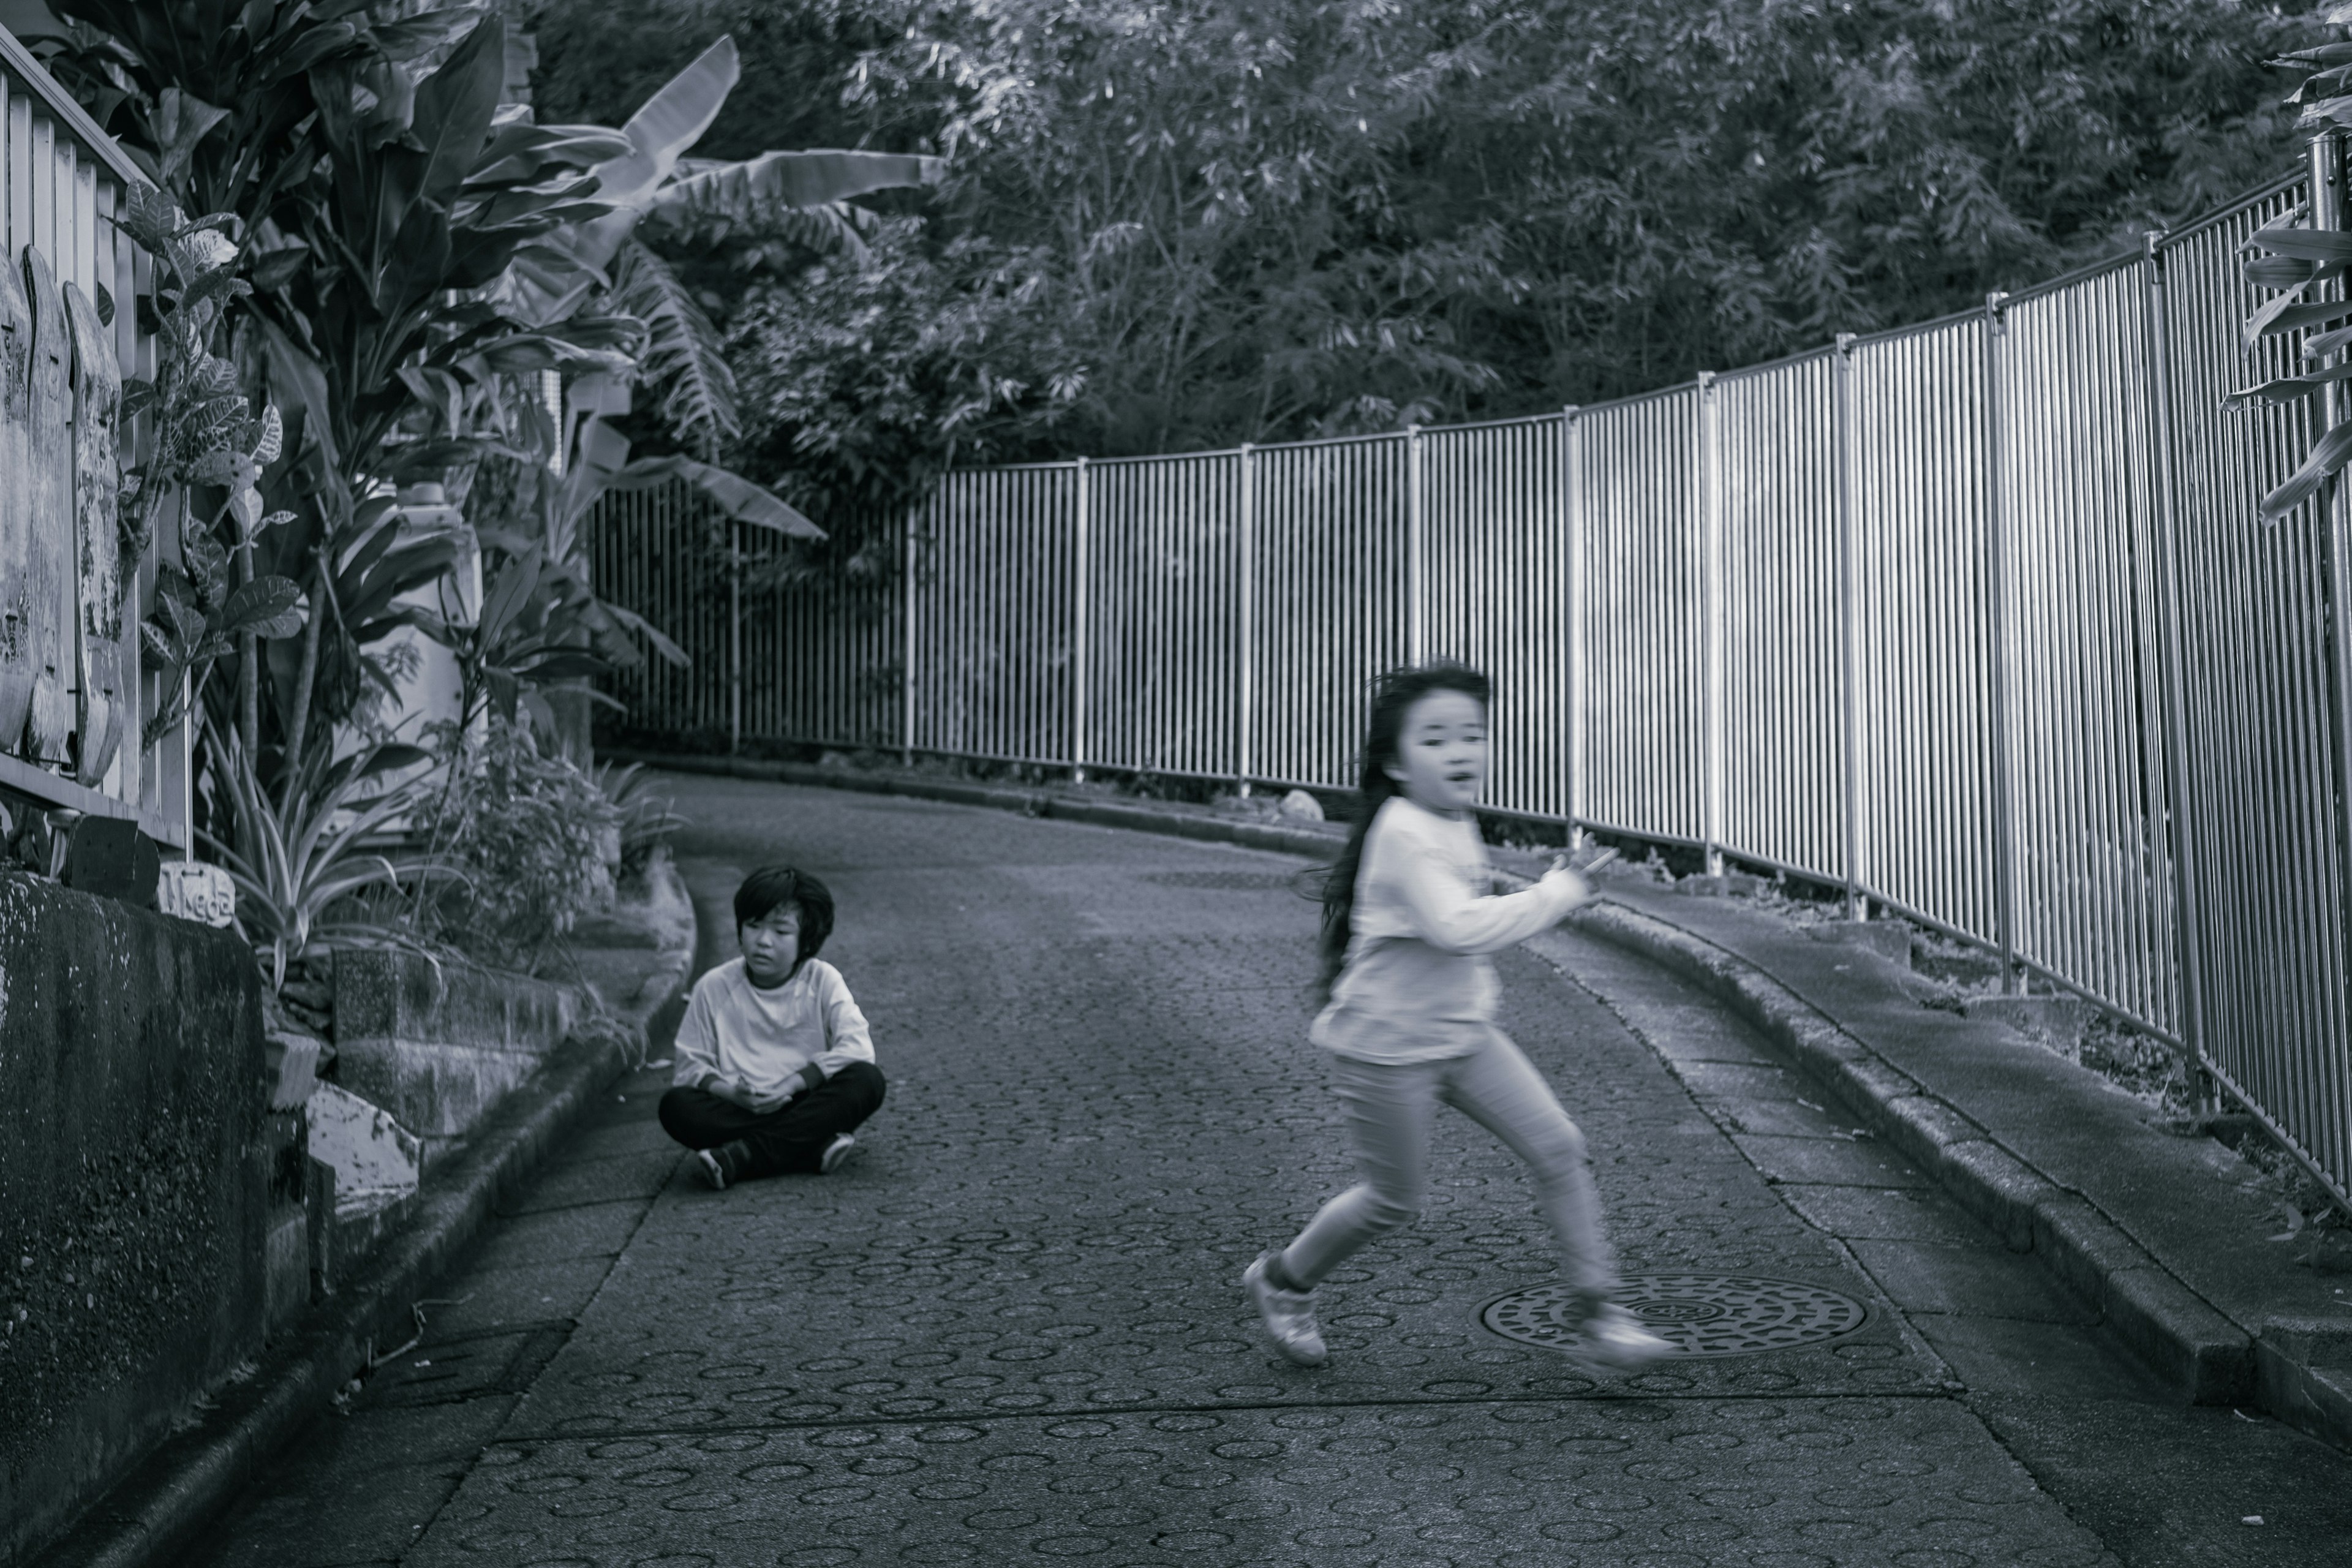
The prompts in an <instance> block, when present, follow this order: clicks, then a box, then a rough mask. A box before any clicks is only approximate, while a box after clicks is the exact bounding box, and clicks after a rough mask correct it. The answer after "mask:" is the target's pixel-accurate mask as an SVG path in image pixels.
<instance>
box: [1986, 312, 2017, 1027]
mask: <svg viewBox="0 0 2352 1568" xmlns="http://www.w3.org/2000/svg"><path fill="white" fill-rule="evenodd" d="M2008 298H2009V296H2008V295H2006V294H2004V293H2002V292H2001V291H2000V290H1999V289H1995V290H1993V291H1992V292H1991V293H1990V294H1987V295H1986V296H1985V303H1984V312H1985V321H1984V366H1983V375H1984V411H1985V443H1984V450H1985V470H1984V498H1985V499H1984V504H1985V629H1986V631H1987V632H1988V633H1989V634H1990V639H1991V648H1990V654H1991V658H1992V669H1991V675H1992V679H1991V682H1990V684H1991V689H1992V713H1991V728H1992V736H1991V739H1992V896H1993V934H1994V936H1995V938H1996V939H1997V942H1998V944H1999V946H2000V988H2001V990H2002V991H2003V992H2004V993H2008V994H2014V993H2016V992H2017V991H2018V990H2020V989H2021V987H2020V984H2019V981H2020V980H2021V972H2020V970H2019V968H2018V962H2017V925H2018V908H2017V826H2016V820H2015V816H2016V801H2017V787H2016V781H2015V779H2014V778H2012V777H2011V770H2012V766H2013V763H2014V761H2015V759H2014V758H2013V757H2012V756H2011V747H2010V733H2009V713H2010V700H2009V698H2010V690H2009V688H2010V680H2009V674H2010V671H2009V595H2008V589H2009V559H2008V530H2009V515H2008V511H2009V509H2008V508H2007V507H2005V506H2003V505H2002V504H2001V502H2002V500H2003V489H2002V487H2003V470H2004V469H2005V468H2006V467H2007V464H2008V451H2007V447H2006V446H2005V444H2004V442H2005V437H2006V434H2007V429H2008V419H2009V410H2008V407H2007V405H2006V403H2005V401H2004V400H2003V398H2002V396H2001V372H2002V369H2003V360H2004V357H2005V355H2004V348H2005V344H2006V341H2007V338H2008V332H2009V328H2008V322H2007V321H2006V319H2005V318H2004V316H2003V314H2002V310H2001V303H2002V301H2003V300H2007V299H2008Z"/></svg>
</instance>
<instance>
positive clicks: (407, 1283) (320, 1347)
mask: <svg viewBox="0 0 2352 1568" xmlns="http://www.w3.org/2000/svg"><path fill="white" fill-rule="evenodd" d="M691 959H692V954H691V950H690V949H689V952H688V967H690V966H691ZM685 984H686V978H685V973H684V971H683V970H681V971H680V972H679V973H677V976H676V977H675V980H674V983H673V984H672V985H671V987H670V988H669V989H668V990H667V991H666V992H665V993H664V994H662V995H661V996H660V997H658V998H656V999H654V1000H653V1001H652V1003H651V1005H640V1006H638V1007H636V1008H633V1009H632V1010H631V1012H632V1015H633V1016H631V1017H630V1018H629V1019H628V1020H627V1021H629V1022H630V1023H632V1024H634V1025H635V1026H636V1029H637V1030H638V1031H639V1032H640V1033H641V1032H642V1030H643V1028H644V1026H645V1024H646V1020H647V1019H649V1018H651V1017H652V1016H654V1015H655V1014H656V1012H658V1011H659V1010H660V1008H661V1007H662V1006H663V1005H667V1003H668V1002H669V1001H671V1000H673V999H674V998H675V996H676V994H677V992H679V991H682V990H683V989H684V988H685ZM635 1055H636V1052H635V1049H634V1048H633V1047H632V1046H631V1044H630V1043H629V1042H627V1041H624V1040H606V1041H604V1042H601V1043H595V1044H587V1043H583V1042H579V1041H573V1042H571V1043H569V1044H567V1045H566V1046H565V1047H563V1048H562V1050H560V1051H559V1052H558V1053H557V1054H556V1056H555V1057H554V1058H552V1059H551V1061H550V1062H549V1063H548V1065H547V1066H545V1067H543V1068H541V1069H540V1071H539V1072H538V1073H537V1074H536V1075H534V1076H533V1077H532V1078H531V1079H530V1080H529V1081H527V1082H525V1083H524V1084H523V1085H522V1086H521V1087H520V1088H519V1089H515V1090H514V1091H513V1092H512V1093H511V1094H509V1096H508V1097H507V1099H506V1100H505V1102H504V1103H502V1104H501V1105H499V1108H498V1109H497V1110H494V1111H492V1112H491V1113H490V1115H489V1116H488V1118H486V1119H485V1120H484V1121H483V1122H482V1124H481V1125H480V1127H479V1128H478V1129H477V1130H476V1131H475V1132H474V1133H473V1134H472V1135H471V1136H470V1137H468V1138H467V1141H466V1142H465V1144H464V1145H463V1146H462V1147H461V1149H460V1150H459V1151H458V1152H457V1153H456V1154H455V1155H454V1157H452V1158H451V1159H449V1160H448V1161H447V1162H446V1163H444V1164H443V1165H441V1166H440V1167H438V1168H437V1169H436V1171H434V1172H433V1173H431V1175H430V1176H429V1177H428V1179H427V1182H426V1184H425V1190H424V1192H423V1193H422V1194H421V1198H422V1202H421V1204H420V1205H419V1207H418V1211H417V1215H416V1218H415V1221H414V1223H413V1224H412V1225H411V1226H409V1227H408V1228H407V1229H405V1230H404V1231H402V1232H401V1233H400V1234H399V1235H397V1236H396V1237H394V1238H393V1239H392V1241H391V1242H390V1243H389V1244H387V1245H386V1246H385V1247H384V1248H383V1251H382V1252H380V1253H378V1254H377V1255H376V1257H375V1258H374V1259H373V1261H372V1262H371V1263H370V1264H369V1266H368V1268H367V1271H366V1272H365V1273H364V1274H363V1275H362V1277H361V1278H359V1279H355V1280H353V1281H352V1282H351V1283H350V1284H348V1285H345V1286H343V1287H341V1289H338V1290H337V1291H336V1292H335V1294H334V1295H333V1296H332V1297H331V1298H330V1299H329V1300H327V1301H325V1302H323V1303H321V1304H320V1305H319V1306H318V1307H315V1308H313V1309H312V1310H311V1311H310V1315H309V1318H308V1320H307V1321H305V1322H304V1323H303V1325H302V1326H301V1327H300V1328H299V1329H298V1330H297V1331H295V1333H294V1334H293V1335H292V1336H291V1338H290V1339H289V1341H288V1342H285V1343H283V1344H282V1345H280V1346H278V1347H276V1348H274V1349H273V1350H271V1351H270V1352H268V1354H267V1356H266V1357H265V1358H264V1359H263V1361H262V1362H261V1363H260V1365H259V1366H258V1368H257V1370H256V1371H255V1373H254V1374H253V1375H252V1376H251V1377H249V1378H247V1379H246V1380H245V1381H243V1382H242V1383H238V1384H231V1385H230V1386H228V1387H227V1388H226V1389H223V1390H221V1391H220V1394H219V1398H218V1404H217V1405H216V1406H215V1409H214V1410H213V1411H212V1413H211V1414H210V1415H207V1416H206V1417H205V1420H204V1421H203V1423H202V1424H201V1425H199V1426H196V1427H195V1428H194V1429H193V1430H191V1431H189V1432H186V1433H184V1434H182V1435H180V1436H174V1437H172V1438H170V1439H168V1440H167V1441H165V1443H164V1444H163V1447H160V1448H158V1449H156V1450H155V1451H154V1452H153V1453H152V1454H150V1455H149V1456H148V1457H147V1458H145V1459H144V1460H143V1461H142V1462H141V1464H140V1465H139V1467H138V1468H136V1469H134V1470H132V1471H131V1473H130V1474H129V1475H128V1476H126V1477H125V1478H123V1479H122V1480H121V1481H119V1482H117V1483H116V1484H115V1486H114V1487H113V1488H112V1489H110V1490H109V1491H108V1492H107V1494H106V1495H105V1496H104V1497H102V1498H100V1500H98V1502H97V1503H96V1504H94V1505H93V1506H92V1507H91V1509H90V1510H89V1512H87V1513H85V1514H84V1515H83V1516H82V1518H81V1519H80V1521H79V1522H78V1523H77V1524H76V1525H75V1526H74V1528H73V1529H72V1530H71V1531H68V1533H67V1534H66V1535H65V1536H64V1537H63V1538H62V1539H60V1540H58V1541H57V1542H52V1543H51V1544H50V1545H48V1546H47V1547H46V1548H44V1549H43V1550H42V1551H41V1552H39V1553H38V1554H37V1556H36V1557H35V1558H34V1559H33V1561H34V1563H36V1564H37V1568H158V1565H161V1564H165V1563H176V1562H179V1561H181V1560H182V1559H183V1558H184V1556H185V1555H186V1553H187V1552H189V1551H190V1549H191V1548H193V1547H194V1545H195V1543H196V1542H197V1541H198V1540H199V1539H200V1538H201V1534H202V1532H203V1531H204V1530H205V1527H207V1526H208V1525H210V1524H211V1523H213V1522H214V1521H215V1520H217V1519H218V1518H219V1517H220V1516H221V1514H222V1513H224V1512H225V1511H226V1510H227V1509H228V1508H229V1507H230V1506H231V1505H232V1504H233V1503H235V1502H236V1499H237V1498H238V1497H239V1496H240V1495H241V1494H243V1493H244V1491H245V1490H246V1489H247V1488H248V1487H251V1486H252V1485H254V1484H255V1483H256V1482H257V1481H259V1480H260V1479H263V1477H264V1476H266V1475H267V1474H268V1470H269V1468H270V1467H271V1466H272V1465H273V1464H274V1463H275V1462H276V1461H277V1459H278V1457H279V1456H280V1455H282V1454H283V1453H284V1452H285V1450H286V1448H287V1447H288V1446H289V1444H291V1443H292V1442H293V1441H294V1440H295V1439H296V1438H297V1437H299V1436H300V1435H301V1433H302V1431H303V1429H304V1428H305V1427H306V1426H309V1424H310V1422H311V1421H313V1420H315V1419H317V1417H318V1416H319V1415H320V1413H321V1412H323V1411H324V1410H325V1409H326V1408H327V1406H328V1404H329V1402H330V1401H331V1399H332V1398H333V1397H334V1395H335V1394H336V1393H337V1392H338V1391H339V1390H341V1388H342V1387H343V1386H344V1384H347V1383H349V1382H350V1381H351V1379H352V1377H354V1376H356V1375H357V1374H358V1373H360V1372H362V1370H363V1369H365V1368H366V1367H367V1365H368V1364H369V1363H370V1362H371V1361H373V1359H374V1357H375V1354H376V1350H377V1347H378V1346H380V1345H396V1344H400V1343H403V1342H405V1341H406V1340H408V1339H409V1338H410V1336H412V1335H413V1334H415V1332H416V1331H417V1322H418V1316H417V1314H418V1308H417V1306H416V1302H417V1300H418V1298H420V1297H421V1296H423V1295H424V1294H425V1291H426V1289H429V1288H430V1286H431V1285H432V1283H433V1281H434V1280H435V1279H437V1278H439V1277H440V1276H441V1275H442V1274H443V1273H445V1272H446V1270H447V1269H448V1268H449V1266H450V1265H451V1264H452V1263H453V1262H455V1261H456V1259H457V1256H458V1255H459V1254H460V1253H462V1252H463V1251H464V1250H465V1248H466V1247H467V1245H468V1244H470V1243H471V1242H472V1241H473V1240H474V1238H475V1237H477V1236H478V1235H479V1234H480V1233H481V1231H482V1228H483V1226H485V1225H486V1224H487V1223H488V1221H489V1219H490V1217H491V1216H492V1215H493V1214H494V1213H495V1212H496V1211H497V1209H498V1207H499V1205H500V1204H501V1203H504V1202H507V1201H509V1200H510V1199H513V1198H515V1197H518V1196H520V1194H521V1192H522V1190H523V1188H524V1187H525V1186H526V1185H527V1184H529V1182H530V1179H531V1177H532V1176H533V1175H535V1174H536V1173H538V1170H539V1167H540V1166H541V1164H542V1163H544V1162H545V1161H546V1159H547V1156H548V1154H549V1153H550V1152H551V1151H552V1150H554V1149H555V1148H556V1147H557V1146H558V1145H559V1144H561V1143H562V1141H563V1139H564V1138H565V1136H566V1135H567V1134H569V1133H570V1132H571V1131H572V1128H573V1126H574V1125H575V1124H576V1123H577V1122H578V1121H579V1120H580V1118H581V1116H582V1114H583V1112H585V1111H586V1110H587V1109H588V1108H589V1107H590V1105H592V1104H593V1103H594V1101H595V1098H596V1097H597V1096H598V1095H599V1094H601V1093H603V1092H604V1089H605V1088H606V1086H608V1085H610V1084H611V1083H612V1082H613V1081H614V1079H617V1078H619V1077H620V1076H621V1075H622V1074H623V1073H624V1072H625V1071H627V1070H629V1069H630V1068H632V1067H634V1066H635V1062H634V1060H633V1058H634V1057H635Z"/></svg>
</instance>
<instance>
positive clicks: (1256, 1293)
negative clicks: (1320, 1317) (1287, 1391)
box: [1242, 1252, 1327, 1366]
mask: <svg viewBox="0 0 2352 1568" xmlns="http://www.w3.org/2000/svg"><path fill="white" fill-rule="evenodd" d="M1274 1256H1275V1255H1274V1254H1273V1253H1271V1252H1267V1253H1262V1254H1260V1255H1259V1257H1258V1260H1257V1261H1256V1262H1255V1263H1253V1264H1251V1265H1250V1266H1249V1267H1248V1268H1246V1269H1244V1270H1243V1271H1242V1284H1243V1285H1244V1287H1246V1288H1247V1289H1248V1290H1249V1293H1250V1300H1252V1301H1253V1302H1255V1304H1256V1306H1257V1315H1258V1316H1259V1317H1260V1318H1262V1319H1264V1320H1265V1331H1266V1332H1267V1333H1269V1334H1271V1335H1273V1336H1274V1345H1275V1349H1276V1350H1278V1351H1280V1352H1282V1353H1283V1354H1284V1355H1286V1356H1288V1357H1289V1358H1290V1359H1291V1360H1292V1361H1295V1362H1297V1363H1298V1364H1299V1365H1301V1366H1321V1365H1322V1364H1323V1363H1324V1361H1325V1359H1326V1355H1327V1352H1325V1351H1324V1348H1323V1331H1322V1330H1321V1329H1319V1328H1318V1327H1316V1325H1315V1293H1314V1292H1313V1291H1311V1290H1285V1289H1282V1288H1281V1287H1280V1286H1278V1285H1276V1284H1275V1282H1274V1281H1273V1280H1271V1279H1267V1278H1266V1277H1265V1266H1266V1265H1267V1264H1268V1263H1271V1262H1272V1261H1274Z"/></svg>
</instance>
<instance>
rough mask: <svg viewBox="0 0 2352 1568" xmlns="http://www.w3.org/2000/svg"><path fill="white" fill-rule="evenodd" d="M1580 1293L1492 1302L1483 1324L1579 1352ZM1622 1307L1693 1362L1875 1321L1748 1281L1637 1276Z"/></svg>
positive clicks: (1810, 1340) (1846, 1303)
mask: <svg viewBox="0 0 2352 1568" xmlns="http://www.w3.org/2000/svg"><path fill="white" fill-rule="evenodd" d="M1574 1294H1575V1293H1574V1292H1573V1291H1572V1290H1571V1289H1570V1288H1569V1287H1568V1286H1567V1285H1564V1284H1551V1285H1537V1286H1532V1287H1530V1288H1529V1289H1525V1290H1514V1291H1512V1292H1511V1293H1510V1294H1509V1295H1507V1296H1504V1297H1500V1298H1498V1299H1496V1300H1492V1301H1489V1302H1487V1303H1486V1310H1484V1311H1482V1312H1480V1313H1479V1314H1478V1316H1479V1321H1482V1322H1484V1323H1485V1324H1486V1327H1488V1328H1489V1329H1492V1330H1493V1331H1495V1332H1496V1333H1498V1334H1500V1335H1502V1336H1503V1337H1504V1338H1505V1339H1507V1340H1517V1341H1519V1342H1521V1343H1523V1344H1530V1345H1542V1346H1543V1347H1545V1348H1546V1349H1548V1350H1562V1351H1564V1350H1573V1349H1574V1348H1575V1347H1576V1341H1577V1331H1576V1330H1575V1329H1574V1328H1573V1327H1571V1326H1570V1325H1569V1324H1568V1323H1566V1322H1564V1321H1562V1312H1563V1310H1565V1309H1566V1308H1567V1307H1568V1306H1569V1304H1570V1300H1571V1299H1572V1298H1573V1296H1574ZM1622 1300H1623V1301H1624V1303H1625V1307H1626V1310H1629V1311H1631V1312H1632V1313H1633V1315H1634V1316H1635V1317H1636V1318H1639V1319H1640V1320H1641V1321H1642V1323H1643V1327H1645V1328H1647V1329H1648V1330H1649V1331H1651V1332H1652V1333H1654V1334H1655V1335H1657V1336H1658V1337H1659V1338H1660V1339H1662V1340H1664V1341H1665V1342H1667V1343H1668V1344H1670V1345H1672V1346H1674V1347H1675V1352H1676V1353H1677V1354H1681V1355H1686V1356H1717V1355H1754V1354H1756V1353H1758V1352H1760V1351H1784V1350H1790V1349H1792V1348H1793V1347H1795V1346H1798V1345H1811V1344H1819V1343H1821V1342H1822V1341H1824V1340H1833V1339H1836V1338H1838V1337H1839V1336H1840V1335H1842V1334H1850V1333H1852V1332H1853V1331H1854V1330H1856V1329H1858V1328H1860V1327H1862V1324H1863V1320H1864V1319H1865V1318H1867V1317H1868V1316H1869V1315H1870V1311H1869V1309H1868V1308H1866V1307H1864V1305H1863V1304H1862V1303H1861V1302H1859V1301H1857V1300H1853V1298H1852V1297H1850V1296H1841V1295H1839V1294H1838V1293H1837V1292H1836V1291H1834V1290H1824V1289H1822V1288H1821V1287H1820V1286H1818V1285H1804V1284H1800V1283H1798V1282H1797V1281H1796V1280H1793V1279H1755V1278H1753V1277H1751V1276H1748V1275H1740V1274H1629V1275H1627V1276H1625V1279H1624V1294H1623V1296H1622Z"/></svg>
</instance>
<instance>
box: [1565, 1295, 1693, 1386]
mask: <svg viewBox="0 0 2352 1568" xmlns="http://www.w3.org/2000/svg"><path fill="white" fill-rule="evenodd" d="M1577 1334H1578V1339H1577V1346H1576V1349H1575V1350H1573V1351H1571V1352H1570V1359H1571V1360H1574V1361H1576V1362H1579V1363H1582V1364H1583V1365H1585V1366H1586V1367H1588V1368H1593V1369H1597V1370H1600V1371H1603V1372H1632V1371H1633V1370H1634V1369H1635V1368H1637V1367H1644V1366H1647V1365H1649V1364H1650V1363H1652V1362H1654V1361H1662V1360H1664V1358H1665V1357H1667V1356H1670V1355H1672V1354H1674V1353H1675V1347H1674V1346H1672V1345H1670V1344H1668V1343H1667V1342H1665V1341H1664V1340H1662V1339H1660V1338H1659V1337H1658V1336H1657V1335H1655V1334H1654V1333H1652V1332H1651V1331H1649V1330H1647V1329H1645V1328H1643V1326H1642V1322H1641V1320H1640V1319H1638V1318H1636V1317H1634V1316H1633V1313H1631V1312H1629V1311H1627V1310H1625V1309H1624V1308H1622V1307H1621V1306H1619V1305H1618V1304H1617V1303H1616V1302H1614V1301H1603V1302H1601V1303H1600V1304H1599V1305H1598V1306H1596V1307H1594V1308H1593V1309H1592V1310H1591V1313H1590V1314H1589V1315H1588V1316H1587V1317H1586V1318H1585V1320H1584V1321H1583V1322H1582V1323H1580V1324H1579V1325H1578V1326H1577Z"/></svg>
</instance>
